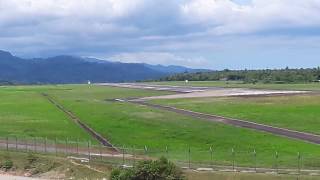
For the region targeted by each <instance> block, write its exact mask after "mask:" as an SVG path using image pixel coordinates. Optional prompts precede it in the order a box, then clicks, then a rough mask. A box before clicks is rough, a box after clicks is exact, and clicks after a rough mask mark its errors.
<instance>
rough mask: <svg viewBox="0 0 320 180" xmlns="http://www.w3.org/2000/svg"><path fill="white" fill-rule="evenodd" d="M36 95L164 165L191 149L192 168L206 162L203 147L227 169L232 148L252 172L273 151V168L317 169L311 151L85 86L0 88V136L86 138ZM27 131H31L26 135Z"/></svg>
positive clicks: (129, 92) (126, 93)
mask: <svg viewBox="0 0 320 180" xmlns="http://www.w3.org/2000/svg"><path fill="white" fill-rule="evenodd" d="M40 92H45V93H47V94H49V95H50V96H52V97H53V98H54V99H55V100H57V101H58V102H59V103H61V104H63V105H64V106H65V107H66V108H67V109H69V110H71V111H72V112H74V113H75V114H76V115H77V116H78V117H80V118H81V119H82V121H83V122H85V123H86V124H87V125H89V126H90V127H91V128H93V129H95V130H96V131H97V132H99V133H100V134H102V135H103V136H105V137H106V138H107V139H109V140H110V141H111V142H112V143H113V144H115V145H118V146H122V145H125V146H126V147H133V146H134V147H136V148H143V147H144V146H145V145H146V146H147V147H148V149H149V152H148V153H149V155H152V156H160V155H166V153H165V152H164V150H165V147H166V146H168V149H169V152H168V155H169V158H170V159H173V160H183V161H188V156H187V155H188V147H191V153H190V155H191V156H190V158H191V161H192V162H204V161H205V162H211V160H210V157H211V156H210V155H211V154H210V152H209V147H210V146H213V148H214V156H213V161H214V163H219V164H227V165H231V164H232V161H233V156H232V154H231V149H232V148H234V150H235V152H236V153H235V156H234V159H235V162H236V165H248V166H252V165H253V164H254V162H255V159H254V158H253V154H252V152H253V150H254V149H255V150H256V151H257V159H256V161H257V165H258V166H267V167H271V166H274V164H275V158H274V153H275V151H278V152H279V159H278V163H279V166H281V167H296V165H297V163H296V162H297V152H298V151H299V152H301V153H302V154H303V155H304V161H303V166H305V167H308V168H312V167H319V166H320V159H319V158H317V157H318V155H319V146H317V145H313V144H309V143H305V142H301V141H296V140H291V139H286V138H283V137H278V136H274V135H271V134H266V133H261V132H256V131H253V130H248V129H242V128H236V127H231V126H227V125H223V124H219V123H212V122H206V121H200V120H197V119H193V118H190V117H185V116H182V115H177V114H175V113H170V112H164V111H160V110H155V109H151V108H147V107H144V106H138V105H134V104H128V103H121V102H115V101H112V99H114V98H126V97H142V96H152V95H161V94H167V93H166V92H154V91H146V90H135V89H123V88H111V87H101V86H92V87H90V88H89V87H88V86H86V85H65V86H28V87H1V88H0V94H1V95H0V96H1V97H2V99H1V100H2V101H1V102H0V106H1V107H3V108H1V110H0V111H1V113H2V114H1V118H2V120H1V124H2V126H0V132H1V135H3V136H6V135H22V136H23V135H28V136H37V137H42V136H47V137H49V138H50V137H51V138H53V137H61V138H64V137H65V138H66V137H68V138H70V139H72V138H79V137H82V138H89V137H88V135H87V134H86V133H85V132H84V131H83V130H82V129H80V128H79V127H78V126H77V125H74V124H72V122H71V121H70V120H69V119H68V118H67V117H66V115H64V114H63V113H61V112H60V111H59V110H58V109H57V108H56V107H54V106H53V105H51V104H50V103H49V102H47V100H46V99H44V98H43V97H41V96H40V95H39V93H40ZM10 104H11V105H10ZM16 114H19V115H20V116H16ZM8 119H10V120H8ZM30 127H32V129H33V131H30V130H29V131H28V129H30ZM24 131H26V132H29V134H27V133H25V132H24ZM160 151H161V152H160Z"/></svg>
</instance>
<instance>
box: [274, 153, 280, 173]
mask: <svg viewBox="0 0 320 180" xmlns="http://www.w3.org/2000/svg"><path fill="white" fill-rule="evenodd" d="M278 157H279V155H278V151H276V155H275V166H276V172H277V174H278V173H279V169H278Z"/></svg>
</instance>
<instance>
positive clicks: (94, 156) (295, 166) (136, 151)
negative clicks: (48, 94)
mask: <svg viewBox="0 0 320 180" xmlns="http://www.w3.org/2000/svg"><path fill="white" fill-rule="evenodd" d="M0 149H2V150H5V151H18V152H32V153H50V154H55V155H57V156H68V157H70V158H79V159H81V160H83V161H88V162H89V161H101V162H104V163H108V164H113V165H123V166H134V165H135V164H136V163H137V162H138V161H141V160H149V159H156V158H159V157H161V156H164V157H166V158H167V159H169V160H170V161H173V162H175V163H176V164H177V165H179V166H181V167H182V168H192V169H198V170H208V171H209V170H215V171H245V172H270V173H286V174H311V175H320V158H319V157H317V156H315V155H308V154H303V152H297V153H296V154H290V153H288V152H277V151H274V152H272V153H270V151H268V152H269V153H266V152H263V153H262V152H261V153H259V152H258V151H256V150H255V149H253V150H250V151H240V150H237V149H235V148H230V149H229V150H225V149H220V150H219V149H218V148H217V149H215V148H214V147H209V148H208V149H207V150H199V149H193V148H192V147H186V148H182V149H170V147H168V146H165V147H163V148H153V147H147V146H144V147H142V148H137V147H134V146H131V147H129V146H121V147H105V146H102V145H96V144H92V143H91V142H90V141H86V142H84V141H79V140H77V141H74V140H70V139H64V140H61V139H55V140H52V139H47V138H16V137H5V138H0Z"/></svg>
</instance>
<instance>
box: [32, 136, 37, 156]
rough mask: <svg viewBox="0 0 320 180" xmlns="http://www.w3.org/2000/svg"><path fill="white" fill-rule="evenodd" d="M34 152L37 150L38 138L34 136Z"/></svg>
mask: <svg viewBox="0 0 320 180" xmlns="http://www.w3.org/2000/svg"><path fill="white" fill-rule="evenodd" d="M33 140H34V152H37V139H36V138H35V137H34V138H33Z"/></svg>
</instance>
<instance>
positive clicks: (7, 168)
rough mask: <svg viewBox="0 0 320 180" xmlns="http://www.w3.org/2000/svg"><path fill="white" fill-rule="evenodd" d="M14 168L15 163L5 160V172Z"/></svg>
mask: <svg viewBox="0 0 320 180" xmlns="http://www.w3.org/2000/svg"><path fill="white" fill-rule="evenodd" d="M12 167H13V162H12V161H11V160H5V161H4V163H3V164H2V168H3V169H4V170H5V171H8V170H9V169H11V168H12Z"/></svg>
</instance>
